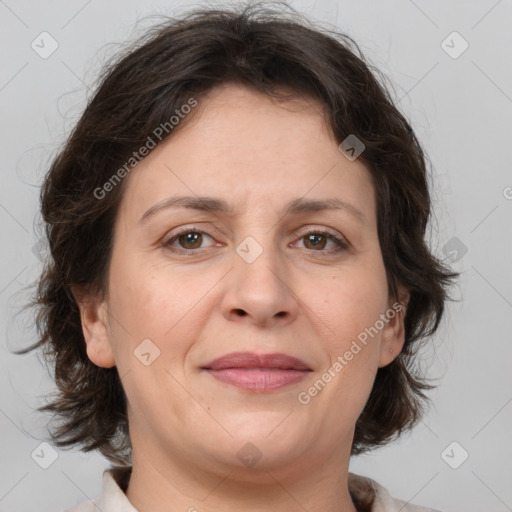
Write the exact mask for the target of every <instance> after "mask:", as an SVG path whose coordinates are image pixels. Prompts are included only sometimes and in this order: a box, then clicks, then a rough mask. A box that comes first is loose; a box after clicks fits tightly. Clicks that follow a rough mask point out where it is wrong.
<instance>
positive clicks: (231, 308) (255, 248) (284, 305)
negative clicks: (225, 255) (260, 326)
mask: <svg viewBox="0 0 512 512" xmlns="http://www.w3.org/2000/svg"><path fill="white" fill-rule="evenodd" d="M233 263H234V268H233V272H232V273H231V280H230V285H229V291H228V293H227V295H226V299H225V304H224V306H225V313H226V314H228V315H233V314H234V313H235V312H236V314H237V315H239V314H240V313H241V312H243V313H242V314H245V315H248V316H250V317H251V318H252V319H253V321H255V322H256V323H265V322H269V321H271V320H272V319H273V318H277V317H287V318H292V317H293V316H295V315H296V313H297V304H296V301H295V297H294V294H293V293H292V290H291V288H290V286H289V285H288V283H287V281H288V274H289V273H288V271H287V268H286V258H284V257H283V254H282V253H281V251H280V246H279V244H278V243H276V241H275V237H274V234H273V232H272V231H271V230H269V229H268V228H262V229H260V230H258V232H257V233H256V232H255V231H253V234H252V235H248V236H246V237H245V238H244V239H243V240H242V241H241V242H240V243H239V244H238V245H237V246H236V248H235V254H234V262H233ZM245 315H244V316H245Z"/></svg>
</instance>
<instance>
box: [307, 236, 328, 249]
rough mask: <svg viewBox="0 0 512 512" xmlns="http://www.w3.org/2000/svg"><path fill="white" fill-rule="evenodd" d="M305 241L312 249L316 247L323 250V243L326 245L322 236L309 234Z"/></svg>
mask: <svg viewBox="0 0 512 512" xmlns="http://www.w3.org/2000/svg"><path fill="white" fill-rule="evenodd" d="M306 239H307V241H308V243H311V244H312V245H313V247H316V248H318V247H320V248H321V249H323V248H324V246H325V243H326V238H325V236H324V235H319V234H311V235H308V236H307V237H306ZM322 239H323V240H322ZM322 242H323V243H322Z"/></svg>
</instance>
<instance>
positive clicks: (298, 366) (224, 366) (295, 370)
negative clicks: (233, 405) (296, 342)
mask: <svg viewBox="0 0 512 512" xmlns="http://www.w3.org/2000/svg"><path fill="white" fill-rule="evenodd" d="M202 368H203V370H206V371H208V373H209V374H210V375H211V376H212V377H214V378H215V379H217V380H219V381H221V382H225V383H227V384H231V385H233V386H236V387H238V388H241V389H245V390H248V391H255V392H266V391H273V390H276V389H280V388H283V387H285V386H289V385H291V384H295V383H297V382H299V381H301V380H302V379H303V378H304V377H306V376H307V375H308V374H309V372H311V371H313V370H312V369H311V368H310V367H309V366H308V365H307V364H306V363H305V362H304V361H302V360H301V359H298V358H296V357H293V356H289V355H287V354H281V353H273V354H256V353H254V352H232V353H230V354H226V355H224V356H222V357H219V358H217V359H214V360H213V361H211V362H210V363H208V364H206V365H205V366H203V367H202Z"/></svg>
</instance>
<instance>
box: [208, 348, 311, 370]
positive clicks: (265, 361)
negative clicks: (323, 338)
mask: <svg viewBox="0 0 512 512" xmlns="http://www.w3.org/2000/svg"><path fill="white" fill-rule="evenodd" d="M202 368H203V369H205V370H226V369H228V368H279V369H281V370H303V371H304V370H306V371H311V368H310V367H309V366H308V365H307V364H306V363H305V362H304V361H302V360H301V359H298V358H297V357H293V356H289V355H287V354H280V353H273V354H256V353H255V352H231V353H230V354H226V355H223V356H221V357H218V358H217V359H214V360H213V361H211V362H209V363H208V364H206V365H204V366H203V367H202Z"/></svg>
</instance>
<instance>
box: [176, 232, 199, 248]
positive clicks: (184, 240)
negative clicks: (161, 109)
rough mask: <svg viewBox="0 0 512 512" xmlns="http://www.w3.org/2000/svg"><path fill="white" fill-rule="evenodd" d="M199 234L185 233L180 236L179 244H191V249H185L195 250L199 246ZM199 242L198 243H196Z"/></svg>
mask: <svg viewBox="0 0 512 512" xmlns="http://www.w3.org/2000/svg"><path fill="white" fill-rule="evenodd" d="M201 236H202V235H201V233H186V234H185V235H182V236H180V244H182V245H183V244H185V245H186V244H192V247H186V248H187V249H196V248H197V247H199V246H200V245H201V241H202V240H201ZM198 241H199V243H197V242H198Z"/></svg>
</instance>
